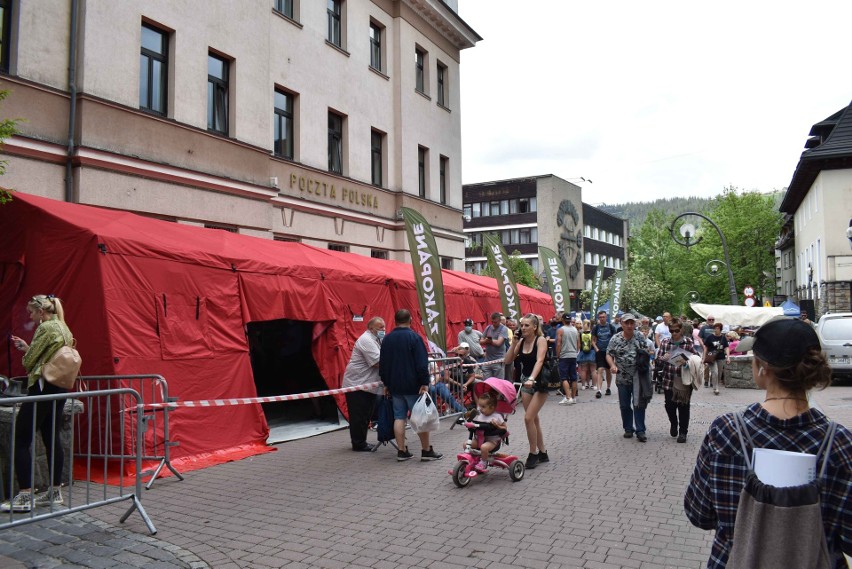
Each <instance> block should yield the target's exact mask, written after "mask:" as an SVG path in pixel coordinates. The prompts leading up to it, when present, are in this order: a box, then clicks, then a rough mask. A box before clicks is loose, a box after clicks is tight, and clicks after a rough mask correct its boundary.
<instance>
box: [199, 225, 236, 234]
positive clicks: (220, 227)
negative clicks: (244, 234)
mask: <svg viewBox="0 0 852 569" xmlns="http://www.w3.org/2000/svg"><path fill="white" fill-rule="evenodd" d="M204 227H205V228H207V229H218V230H219V231H227V232H228V233H239V231H237V228H236V227H234V226H233V225H219V224H217V223H205V224H204Z"/></svg>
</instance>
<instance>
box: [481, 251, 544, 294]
mask: <svg viewBox="0 0 852 569" xmlns="http://www.w3.org/2000/svg"><path fill="white" fill-rule="evenodd" d="M508 261H509V268H510V269H512V273H514V275H515V282H516V283H517V284H522V285H524V286H528V287H530V288H534V289H536V290H541V280H540V279H539V278H538V275H537V274H535V271H534V270H533V268H532V266H530V264H529V263H527V262H526V261H525V260H524V259H522V258H521V252H520V251H518V250H515V251H512V252H511V254H509V258H508ZM482 274H483V275H485V276H487V277H492V278H497V276H498V275H497V270H496V268H495V267H494V265H493V264H492V263H491V259H490V258H489V259H488V263H487V264H486V265H485V268H484V269H483V270H482Z"/></svg>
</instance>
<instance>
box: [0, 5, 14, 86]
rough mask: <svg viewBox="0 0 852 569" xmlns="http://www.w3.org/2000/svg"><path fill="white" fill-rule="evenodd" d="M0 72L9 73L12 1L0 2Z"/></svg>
mask: <svg viewBox="0 0 852 569" xmlns="http://www.w3.org/2000/svg"><path fill="white" fill-rule="evenodd" d="M0 26H2V29H0V71H2V72H3V73H8V72H9V60H10V55H11V49H12V41H11V40H12V0H0Z"/></svg>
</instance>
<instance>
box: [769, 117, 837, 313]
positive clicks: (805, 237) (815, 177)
mask: <svg viewBox="0 0 852 569" xmlns="http://www.w3.org/2000/svg"><path fill="white" fill-rule="evenodd" d="M809 136H810V138H809V139H808V140H807V142H806V143H805V148H806V150H805V151H804V152H803V153H802V156H801V158H800V159H799V164H798V165H797V166H796V170H795V172H794V173H793V179H792V181H791V182H790V186H789V188H788V189H787V193H786V194H785V195H784V199H783V201H782V202H781V206H780V210H781V212H782V213H784V214H786V215H788V216H790V217H791V218H792V227H790V226H785V229H782V235H781V238H780V239H779V241H778V242H777V243H776V258H780V259H781V262H780V263H781V265H780V267H781V271H782V275H783V271H784V270H785V268H786V270H790V269H793V270H794V272H795V283H793V286H794V287H795V289H794V290H795V296H796V297H797V298H798V300H799V301H800V304H801V303H802V301H804V304H809V303H808V302H807V301H809V300H812V301H813V302H814V311H815V315H816V316H817V317H818V316H820V315H822V314H825V313H827V312H848V311H850V310H852V295H850V286H852V250H850V239H849V238H848V237H847V230H848V228H849V227H850V226H852V219H850V217H852V105H850V106H848V107H846V108H843V109H841V110H839V111H837V112H836V113H834V114H833V115H831V116H830V117H828V118H826V119H825V120H822V121H820V122H818V123H816V124H815V125H813V127H811V130H810V134H809ZM785 255H786V257H785ZM785 259H786V260H785ZM782 281H783V278H782ZM785 284H786V286H785V288H784V289H781V290H779V291H778V292H779V294H791V293H792V292H793V290H791V288H793V287H791V286H790V283H789V279H787V280H786V283H785Z"/></svg>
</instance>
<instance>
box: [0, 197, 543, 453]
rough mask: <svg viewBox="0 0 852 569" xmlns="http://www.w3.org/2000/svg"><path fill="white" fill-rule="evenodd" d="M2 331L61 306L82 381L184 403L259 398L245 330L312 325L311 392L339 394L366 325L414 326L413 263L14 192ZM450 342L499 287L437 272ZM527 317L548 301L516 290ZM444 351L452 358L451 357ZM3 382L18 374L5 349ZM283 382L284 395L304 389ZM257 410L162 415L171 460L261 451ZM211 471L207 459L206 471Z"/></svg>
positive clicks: (4, 213)
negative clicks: (41, 304)
mask: <svg viewBox="0 0 852 569" xmlns="http://www.w3.org/2000/svg"><path fill="white" fill-rule="evenodd" d="M0 227H3V228H4V231H3V232H2V233H0V271H1V272H0V329H1V330H2V331H3V333H4V334H5V335H6V337H7V338H8V336H9V335H10V334H15V335H18V336H21V337H24V338H25V339H29V338H30V337H31V336H32V331H33V330H32V324H31V323H30V322H29V321H28V318H27V313H26V303H27V301H28V300H29V298H31V297H32V295H34V294H41V293H48V294H55V295H56V296H59V297H60V298H62V299H63V300H64V301H65V305H66V320H67V322H68V324H69V326H70V327H71V329H72V331H73V332H74V335H75V337H76V339H77V343H78V348H79V349H80V352H81V354H83V357H84V369H83V370H82V371H83V373H84V374H85V375H132V374H141V373H145V374H159V375H162V376H164V377H165V378H166V380H167V381H168V382H169V386H170V392H171V393H170V394H171V395H172V396H175V397H177V398H179V399H180V400H183V401H187V400H200V399H228V398H236V397H254V396H256V395H257V386H256V384H255V378H254V375H253V369H252V360H251V358H250V345H249V339H248V337H247V329H248V328H247V327H248V326H249V325H250V323H256V322H266V321H275V320H279V319H288V320H291V321H300V322H303V323H309V326H310V352H311V355H312V356H313V360H314V361H315V362H316V367H317V368H318V371H319V376H321V381H322V383H323V385H321V386H319V388H321V389H324V388H326V387H327V388H336V387H339V386H340V384H341V381H342V376H343V370H344V369H345V367H346V363H347V362H348V359H349V356H350V354H351V350H352V345H353V344H354V342H355V340H356V339H357V338H358V336H359V335H360V334H361V333H363V331H364V329H365V326H366V322H367V320H369V318H370V317H372V316H381V317H383V318H384V319H385V320H386V321H387V322H389V323H391V322H392V321H393V314H394V312H395V311H396V310H397V309H399V308H408V309H410V310H412V313H413V314H414V315H415V325H414V328H415V330H417V331H418V332H421V333H422V327H420V325H419V308H418V304H417V297H416V287H415V283H414V279H413V271H412V268H411V265H409V264H405V263H400V262H397V261H381V260H377V259H370V258H366V257H363V256H360V255H354V254H348V253H338V252H333V251H327V250H324V249H318V248H316V247H311V246H308V245H304V244H300V243H287V242H278V241H272V240H267V239H259V238H255V237H249V236H244V235H237V234H232V233H228V232H224V231H216V230H210V229H203V228H197V227H191V226H186V225H180V224H176V223H170V222H166V221H160V220H155V219H150V218H146V217H143V216H140V215H136V214H132V213H127V212H123V211H114V210H107V209H102V208H98V207H92V206H83V205H76V204H69V203H66V202H60V201H55V200H50V199H47V198H41V197H36V196H32V195H27V194H21V193H17V194H15V198H14V200H13V201H12V202H11V203H9V204H6V205H4V206H0ZM443 280H444V289H445V298H446V304H447V320H448V322H447V338H448V340H447V342H448V344H451V345H452V344H454V339H455V336H456V334H457V333H458V331H459V330H460V329H461V326H462V324H461V323H462V321H463V320H464V319H465V318H467V317H472V318H474V320H476V321H478V322H484V320H485V318H486V315H487V314H488V313H489V312H491V311H494V310H500V301H499V297H498V294H497V285H496V282H495V281H494V279H490V278H487V277H474V276H472V275H467V274H465V273H458V272H455V271H446V270H445V271H443ZM520 289H521V293H520V294H521V307H522V308H523V310H524V311H526V312H529V311H533V312H537V313H540V314H544V315H545V316H547V315H549V314H550V313H551V312H552V310H553V309H552V302H551V301H550V297H549V296H548V295H546V294H543V293H541V292H538V291H535V290H532V289H529V288H526V287H520ZM448 347H449V346H448ZM5 350H6V352H7V353H6V357H5V358H3V359H4V360H6V361H5V362H3V363H5V364H6V365H5V366H4V367H8V369H4V370H3V372H4V373H8V374H10V375H12V376H17V375H23V373H24V370H23V368H22V367H21V363H20V354H19V353H18V352H17V351H13V348H12V346H11V342H9V341H7V342H6V346H5ZM300 381H301V378H299V377H289V378H286V382H285V383H286V386H284V385H282V386H281V390H280V392H281V393H292V392H301V391H311V390H313V389H315V388H316V387H315V386H314V387H311V386H308V385H301V384H300ZM337 403H338V406H339V407H340V409H341V410H342V411H344V412H345V400H344V399H343V398H342V397H338V398H337ZM268 432H269V429H268V426H267V422H266V419H265V417H264V413H263V410H262V409H261V407H260V406H259V405H239V406H231V407H223V408H203V409H196V408H185V407H182V408H180V409H179V410H178V411H177V412H174V413H172V415H171V438H172V439H173V440H177V441H179V442H180V445H179V446H177V447H175V448H174V449H173V451H172V458H173V459H179V458H181V457H187V458H188V459H189V460H192V459H193V458H194V457H198V456H203V455H207V454H209V453H217V454H218V456H219V457H221V459H227V457H228V456H240V455H245V454H246V453H247V452H248V453H250V452H254V451H260V450H261V448H262V447H263V446H264V445H265V441H266V438H267V435H268ZM214 461H215V460H214Z"/></svg>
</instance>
